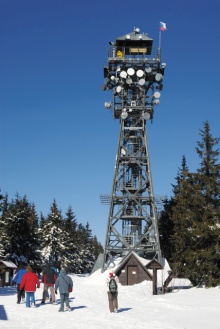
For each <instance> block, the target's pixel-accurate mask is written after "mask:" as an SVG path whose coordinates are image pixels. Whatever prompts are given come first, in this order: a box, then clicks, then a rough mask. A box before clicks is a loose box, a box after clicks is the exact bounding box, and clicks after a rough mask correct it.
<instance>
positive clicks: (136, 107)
mask: <svg viewBox="0 0 220 329" xmlns="http://www.w3.org/2000/svg"><path fill="white" fill-rule="evenodd" d="M109 45H110V47H109V50H108V66H105V67H104V84H103V85H102V86H101V89H102V90H103V91H104V90H105V91H106V90H107V91H111V92H112V96H113V100H112V101H111V102H106V103H105V108H106V109H110V110H112V112H113V117H114V119H118V120H119V122H120V133H119V139H118V148H117V154H116V162H115V169H114V178H113V185H112V192H111V195H110V197H109V206H110V208H109V215H108V224H107V231H106V238H105V246H104V255H103V260H102V271H104V270H105V268H106V267H108V264H109V263H114V260H115V259H116V258H118V257H122V258H123V257H126V256H127V255H128V254H129V253H130V252H135V253H136V254H137V255H138V256H141V257H143V258H146V259H156V260H157V261H158V262H161V248H160V242H159V233H158V222H157V212H156V200H155V196H154V191H153V182H152V173H151V167H150V154H149V149H148V138H147V130H146V122H147V121H151V122H152V119H153V115H154V107H155V106H157V105H158V104H159V102H160V101H159V98H160V92H161V90H162V89H163V77H164V68H165V66H166V64H165V63H161V49H160V47H155V48H154V47H153V39H151V38H149V37H148V34H147V33H143V34H141V33H140V30H139V29H138V28H135V29H134V31H133V32H130V33H128V34H126V35H124V36H121V37H118V38H117V39H116V40H115V41H114V42H109ZM101 201H103V202H105V201H106V200H105V198H104V197H103V200H101Z"/></svg>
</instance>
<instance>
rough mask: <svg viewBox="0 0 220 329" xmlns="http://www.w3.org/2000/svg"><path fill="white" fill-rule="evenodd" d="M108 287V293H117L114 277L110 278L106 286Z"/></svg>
mask: <svg viewBox="0 0 220 329" xmlns="http://www.w3.org/2000/svg"><path fill="white" fill-rule="evenodd" d="M108 287H109V291H110V292H111V293H112V294H114V293H116V292H117V288H118V287H117V283H116V281H115V278H114V277H111V278H110V280H109V284H108Z"/></svg>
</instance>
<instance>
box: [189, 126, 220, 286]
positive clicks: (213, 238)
mask: <svg viewBox="0 0 220 329" xmlns="http://www.w3.org/2000/svg"><path fill="white" fill-rule="evenodd" d="M200 136H201V141H198V142H197V145H198V146H197V147H196V152H197V154H198V156H199V158H200V160H201V161H200V167H199V169H198V170H197V172H196V174H195V177H194V182H195V189H194V190H195V196H196V202H195V210H194V211H195V217H194V223H193V224H194V225H193V231H192V232H193V238H192V239H193V248H192V252H191V254H190V264H193V269H194V272H195V273H196V274H195V275H194V276H193V277H191V280H192V281H194V283H199V282H202V283H204V284H206V286H215V285H218V284H220V259H219V252H220V249H219V238H220V181H219V166H218V163H217V162H218V161H219V149H218V148H217V145H218V143H219V141H220V138H213V137H212V134H211V133H210V125H209V122H208V121H206V122H205V123H204V129H203V130H200Z"/></svg>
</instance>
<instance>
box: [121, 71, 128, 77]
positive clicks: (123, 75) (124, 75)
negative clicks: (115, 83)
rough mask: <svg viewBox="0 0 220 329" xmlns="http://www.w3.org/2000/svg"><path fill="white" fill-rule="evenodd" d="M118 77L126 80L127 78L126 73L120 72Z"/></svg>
mask: <svg viewBox="0 0 220 329" xmlns="http://www.w3.org/2000/svg"><path fill="white" fill-rule="evenodd" d="M120 77H121V78H124V79H126V78H127V72H125V71H121V73H120Z"/></svg>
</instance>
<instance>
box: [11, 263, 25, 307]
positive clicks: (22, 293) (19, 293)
mask: <svg viewBox="0 0 220 329" xmlns="http://www.w3.org/2000/svg"><path fill="white" fill-rule="evenodd" d="M25 273H27V271H26V268H25V264H24V263H20V266H19V267H18V271H17V272H16V273H15V276H14V277H13V279H12V282H15V283H16V285H17V304H20V302H21V300H22V301H23V302H24V301H25V291H24V290H20V283H21V280H22V277H23V276H24V274H25Z"/></svg>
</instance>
